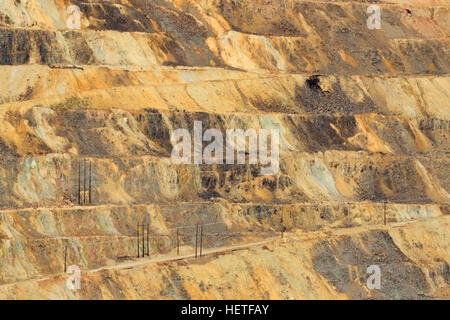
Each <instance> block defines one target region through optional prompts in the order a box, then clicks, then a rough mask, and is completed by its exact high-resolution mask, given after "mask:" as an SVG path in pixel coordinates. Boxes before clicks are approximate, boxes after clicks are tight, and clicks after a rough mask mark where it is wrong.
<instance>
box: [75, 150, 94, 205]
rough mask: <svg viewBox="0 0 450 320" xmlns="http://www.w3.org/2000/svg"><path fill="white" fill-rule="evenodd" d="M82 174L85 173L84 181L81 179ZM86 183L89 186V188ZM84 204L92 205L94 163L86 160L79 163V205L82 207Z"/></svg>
mask: <svg viewBox="0 0 450 320" xmlns="http://www.w3.org/2000/svg"><path fill="white" fill-rule="evenodd" d="M87 163H89V171H88V170H87ZM82 172H83V179H81V173H82ZM82 181H83V183H82ZM86 183H87V184H88V185H87V186H86ZM82 189H83V190H82ZM86 191H88V198H87V199H86ZM81 195H83V196H81ZM86 201H87V202H86ZM82 203H83V204H86V203H89V204H92V162H91V161H87V160H86V159H84V160H81V161H78V204H80V205H81V204H82Z"/></svg>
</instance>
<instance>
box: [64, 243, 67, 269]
mask: <svg viewBox="0 0 450 320" xmlns="http://www.w3.org/2000/svg"><path fill="white" fill-rule="evenodd" d="M66 271H67V244H66V245H65V246H64V273H66Z"/></svg>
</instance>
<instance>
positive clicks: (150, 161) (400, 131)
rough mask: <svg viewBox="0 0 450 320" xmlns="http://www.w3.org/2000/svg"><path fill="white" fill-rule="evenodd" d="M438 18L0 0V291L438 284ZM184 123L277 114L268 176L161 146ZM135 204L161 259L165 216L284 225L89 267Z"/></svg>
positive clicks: (444, 179)
mask: <svg viewBox="0 0 450 320" xmlns="http://www.w3.org/2000/svg"><path fill="white" fill-rule="evenodd" d="M370 4H376V5H378V6H379V7H380V8H381V19H382V28H381V29H380V30H369V29H368V28H367V26H366V20H367V16H368V15H367V13H366V9H367V7H368V6H369V5H370ZM70 5H77V6H78V7H79V8H80V9H81V28H80V29H79V30H78V29H74V30H71V29H69V28H67V23H66V21H67V18H68V14H67V11H66V10H67V8H68V7H69V6H70ZM449 16H450V13H449V5H448V3H447V1H443V0H434V1H428V0H418V1H384V0H383V1H370V2H365V1H340V2H330V1H298V0H297V1H294V0H284V1H267V0H264V1H263V0H240V1H234V0H203V1H194V0H154V1H144V0H128V1H125V0H116V1H112V0H111V1H106V0H103V1H86V0H85V1H64V0H48V1H27V0H2V1H1V2H0V74H1V76H0V77H1V80H2V81H1V83H0V122H1V126H0V297H4V298H10V299H12V298H24V297H25V298H26V297H31V298H84V299H89V298H231V299H235V298H255V299H258V298H283V299H288V298H333V299H334V298H336V299H340V298H393V299H402V298H443V297H444V298H445V297H448V292H449V261H450V254H449V253H450V251H449V247H448V244H449V241H448V231H449V227H448V214H449V200H450V196H449V190H450V182H449V181H450V179H449V161H450V160H449V158H448V154H449V152H450V149H449V146H450V136H449V131H450V92H449V89H448V88H450V78H449V66H450V52H449V33H450V26H449V23H448V21H449ZM195 121H202V123H203V128H204V129H206V128H218V129H220V130H221V131H223V132H225V130H226V129H230V128H242V129H255V130H259V129H272V128H276V129H279V130H280V160H279V165H280V170H279V172H278V173H276V174H275V175H271V176H262V175H260V174H259V171H260V165H253V164H251V165H250V164H243V165H206V164H192V165H175V164H173V163H172V161H171V157H170V155H171V151H172V149H173V146H174V144H175V142H174V141H173V140H172V139H171V135H172V133H173V132H174V130H176V129H178V128H184V129H188V130H189V131H192V128H193V123H194V122H195ZM85 161H88V162H87V163H88V164H90V167H89V170H91V171H90V172H91V174H90V177H91V178H90V180H89V182H88V184H89V185H90V186H91V190H92V192H91V194H90V196H91V201H90V202H91V203H90V204H84V205H80V203H79V202H80V198H81V199H84V198H86V197H87V196H89V194H86V192H83V190H87V189H86V188H85V185H86V182H84V179H83V180H81V184H83V183H84V186H83V187H82V188H81V190H82V191H81V193H80V186H79V182H78V181H79V174H80V172H79V168H80V164H83V163H84V162H85ZM83 168H84V167H83ZM81 171H83V169H82V170H81ZM84 175H85V174H84V173H83V176H84ZM88 202H89V201H88ZM145 221H148V222H149V223H150V233H151V235H152V237H151V241H150V246H151V256H152V257H157V256H159V255H169V256H174V255H176V246H175V237H176V228H177V227H180V226H192V225H196V224H207V225H206V226H205V230H206V231H205V232H206V233H207V234H209V236H206V238H205V243H204V245H205V248H206V249H211V248H219V247H222V246H228V245H233V244H237V243H246V242H251V241H256V240H260V239H264V238H267V237H272V236H274V235H277V236H278V235H279V232H280V230H282V229H283V228H286V230H287V231H288V232H289V234H290V238H288V240H287V242H282V241H281V240H279V241H277V242H274V243H273V244H270V245H267V247H266V249H264V248H262V247H254V248H252V249H249V250H248V252H247V251H245V252H226V253H224V254H223V255H220V256H218V257H215V256H212V255H210V256H207V257H205V258H202V259H201V260H198V261H195V260H194V261H183V262H167V263H162V264H148V265H146V266H142V267H139V268H135V269H133V270H129V271H123V270H115V269H113V270H109V271H101V272H90V271H89V270H92V269H95V268H101V267H104V266H113V265H116V264H117V263H118V262H120V261H121V260H123V259H134V257H135V256H136V252H137V247H136V225H137V224H138V223H143V222H145ZM406 221H413V223H411V224H407V225H404V226H398V227H396V228H394V227H393V226H392V225H393V224H395V223H403V222H406ZM384 224H386V226H384ZM298 232H304V233H307V234H310V235H311V236H306V237H312V238H311V239H310V238H308V241H303V240H305V239H304V237H305V236H298ZM310 232H318V233H317V234H316V233H310ZM314 235H315V236H314ZM302 237H303V238H302ZM181 242H182V243H181V246H182V250H183V251H184V252H192V250H193V247H194V246H195V231H194V229H193V228H190V229H189V228H187V229H186V230H185V231H184V233H183V234H182V241H181ZM65 260H66V262H65ZM65 263H66V264H67V263H69V264H74V265H78V266H80V268H81V269H82V271H83V277H82V283H83V285H82V289H81V290H79V291H77V292H72V291H70V290H68V289H67V288H65V287H64V279H65V278H66V277H65V276H63V275H61V274H62V273H63V272H64V265H65ZM372 264H380V266H381V269H382V271H383V270H385V271H386V278H383V279H385V280H382V284H383V289H382V290H381V291H373V290H369V289H367V288H366V287H365V280H364V281H363V278H364V276H365V269H364V268H367V266H368V265H372ZM383 265H385V266H386V268H387V269H383V268H384V267H383ZM397 265H399V266H400V267H395V266H397ZM237 266H239V274H241V275H242V277H243V279H244V278H245V279H246V280H242V282H241V283H240V284H239V287H238V288H237V287H236V285H237V284H236V281H235V276H236V272H237V269H236V268H238V267H237ZM352 266H356V267H357V270H358V272H359V274H360V275H361V276H360V279H359V280H360V281H359V282H360V283H354V282H352V281H350V280H349V279H348V274H349V273H348V272H349V271H348V270H350V269H351V268H354V267H352ZM349 268H350V269H349ZM351 270H353V269H351ZM225 274H226V275H227V277H223V275H225ZM346 275H347V276H346ZM48 277H50V280H48V279H47V280H39V279H40V278H48ZM167 279H169V280H170V283H172V285H171V286H170V287H164V285H163V283H164V282H167ZM227 279H228V280H227ZM144 280H145V281H144ZM383 281H385V282H383ZM142 282H145V283H150V284H151V285H150V284H149V285H148V287H142V286H143V285H142V284H141V285H138V283H142ZM249 288H253V289H251V290H250V289H249Z"/></svg>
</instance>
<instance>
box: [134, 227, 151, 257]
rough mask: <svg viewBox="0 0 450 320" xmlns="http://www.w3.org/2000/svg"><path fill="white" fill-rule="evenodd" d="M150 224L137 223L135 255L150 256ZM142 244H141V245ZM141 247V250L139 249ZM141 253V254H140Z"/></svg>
mask: <svg viewBox="0 0 450 320" xmlns="http://www.w3.org/2000/svg"><path fill="white" fill-rule="evenodd" d="M149 235H150V224H149V223H143V224H138V225H137V257H138V258H140V257H145V256H147V257H148V256H150V242H149V237H150V236H149ZM141 244H142V245H141ZM141 248H142V251H141ZM141 253H142V254H141Z"/></svg>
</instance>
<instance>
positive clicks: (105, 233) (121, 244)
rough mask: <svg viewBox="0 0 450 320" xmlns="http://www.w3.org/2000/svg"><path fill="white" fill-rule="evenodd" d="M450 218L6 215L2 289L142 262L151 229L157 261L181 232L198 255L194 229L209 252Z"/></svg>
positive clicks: (235, 212) (267, 209)
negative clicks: (141, 231) (284, 237)
mask: <svg viewBox="0 0 450 320" xmlns="http://www.w3.org/2000/svg"><path fill="white" fill-rule="evenodd" d="M449 212H450V207H449V205H448V204H441V205H439V204H392V203H389V204H382V203H377V204H374V203H329V204H324V203H321V204H303V203H298V204H287V205H281V204H280V205H277V204H269V205H256V204H230V203H224V204H221V203H208V202H205V203H195V204H188V203H178V204H176V205H170V204H166V205H156V204H148V205H125V206H95V207H89V206H86V207H75V208H65V209H64V208H48V209H23V210H20V209H18V210H0V217H1V221H0V244H1V246H0V248H1V250H0V260H1V262H2V271H1V273H0V276H1V278H0V284H7V283H13V282H17V281H23V280H27V279H32V278H39V277H43V276H49V275H52V274H59V273H63V271H64V265H65V263H66V265H67V266H68V265H72V264H74V265H77V266H79V267H80V268H81V269H82V270H88V269H95V268H98V267H101V266H106V265H112V264H115V263H118V262H123V261H127V260H129V259H136V256H137V236H136V231H137V224H138V223H139V224H141V223H144V222H147V221H148V222H149V223H150V226H149V229H150V237H149V244H150V249H149V253H150V257H152V258H155V257H158V256H160V255H168V256H176V254H177V253H176V252H177V251H176V228H177V227H183V228H181V229H180V230H179V235H180V254H181V255H183V254H192V253H194V250H195V249H194V248H195V225H196V224H204V225H205V226H204V227H203V228H204V229H203V230H204V235H205V236H204V238H203V247H204V249H205V250H207V249H211V248H221V247H225V246H229V245H234V244H243V243H249V242H254V241H258V240H262V239H266V238H268V237H269V238H270V237H280V236H281V230H285V231H286V232H292V231H296V232H299V231H301V232H316V231H322V230H333V229H341V228H352V227H358V226H375V225H384V224H385V223H386V224H387V225H392V224H394V223H398V222H408V221H413V220H416V219H430V218H434V217H443V218H444V216H447V215H448V214H449ZM141 248H142V245H141ZM65 251H66V252H65ZM65 256H66V258H65ZM65 259H66V260H65Z"/></svg>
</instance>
